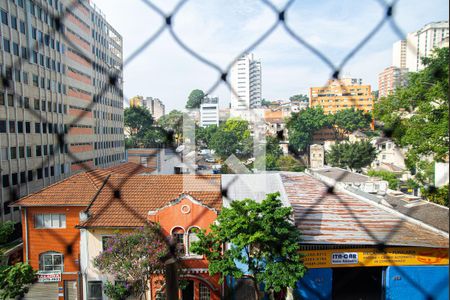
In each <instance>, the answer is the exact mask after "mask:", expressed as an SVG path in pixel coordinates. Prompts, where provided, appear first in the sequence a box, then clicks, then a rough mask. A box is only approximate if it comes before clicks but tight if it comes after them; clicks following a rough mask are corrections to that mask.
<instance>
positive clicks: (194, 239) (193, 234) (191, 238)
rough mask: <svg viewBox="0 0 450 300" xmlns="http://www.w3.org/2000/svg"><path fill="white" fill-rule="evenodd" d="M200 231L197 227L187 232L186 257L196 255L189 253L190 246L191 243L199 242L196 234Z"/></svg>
mask: <svg viewBox="0 0 450 300" xmlns="http://www.w3.org/2000/svg"><path fill="white" fill-rule="evenodd" d="M199 231H200V229H199V228H197V227H192V228H190V229H189V231H188V251H187V253H188V255H190V256H196V255H198V254H196V253H193V252H191V245H192V243H193V242H197V241H198V240H199V238H198V236H197V233H198V232H199Z"/></svg>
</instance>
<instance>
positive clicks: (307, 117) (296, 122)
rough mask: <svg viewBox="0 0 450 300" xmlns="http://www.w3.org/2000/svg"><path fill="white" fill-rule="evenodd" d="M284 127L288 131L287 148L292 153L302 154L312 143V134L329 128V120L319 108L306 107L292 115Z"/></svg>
mask: <svg viewBox="0 0 450 300" xmlns="http://www.w3.org/2000/svg"><path fill="white" fill-rule="evenodd" d="M286 125H287V128H288V130H289V146H291V148H293V150H294V151H300V152H304V151H306V150H307V148H308V146H309V145H310V144H311V143H312V140H313V135H314V132H316V131H317V130H319V129H322V128H323V127H326V126H330V118H329V117H327V116H326V115H325V114H324V113H323V109H322V108H321V107H313V108H311V107H308V108H307V109H305V110H303V111H301V112H298V113H293V114H292V115H291V117H290V118H289V119H288V121H287V124H286Z"/></svg>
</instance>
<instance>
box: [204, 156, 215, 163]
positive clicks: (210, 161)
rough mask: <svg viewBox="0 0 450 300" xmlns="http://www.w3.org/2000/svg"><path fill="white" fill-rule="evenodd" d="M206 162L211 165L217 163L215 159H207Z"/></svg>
mask: <svg viewBox="0 0 450 300" xmlns="http://www.w3.org/2000/svg"><path fill="white" fill-rule="evenodd" d="M205 161H206V162H209V163H215V162H216V160H215V159H214V158H213V157H207V158H205Z"/></svg>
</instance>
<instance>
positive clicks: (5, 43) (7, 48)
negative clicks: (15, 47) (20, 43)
mask: <svg viewBox="0 0 450 300" xmlns="http://www.w3.org/2000/svg"><path fill="white" fill-rule="evenodd" d="M3 50H5V51H6V52H11V48H10V44H9V40H8V39H5V38H3Z"/></svg>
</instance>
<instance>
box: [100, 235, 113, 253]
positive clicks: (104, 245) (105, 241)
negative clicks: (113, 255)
mask: <svg viewBox="0 0 450 300" xmlns="http://www.w3.org/2000/svg"><path fill="white" fill-rule="evenodd" d="M111 238H112V236H107V235H105V236H102V250H103V251H105V250H106V249H107V248H108V241H109V240H110V239H111Z"/></svg>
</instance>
